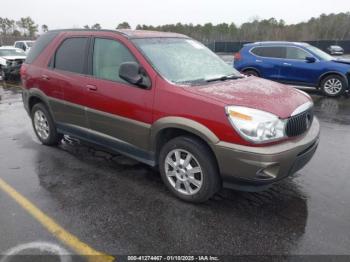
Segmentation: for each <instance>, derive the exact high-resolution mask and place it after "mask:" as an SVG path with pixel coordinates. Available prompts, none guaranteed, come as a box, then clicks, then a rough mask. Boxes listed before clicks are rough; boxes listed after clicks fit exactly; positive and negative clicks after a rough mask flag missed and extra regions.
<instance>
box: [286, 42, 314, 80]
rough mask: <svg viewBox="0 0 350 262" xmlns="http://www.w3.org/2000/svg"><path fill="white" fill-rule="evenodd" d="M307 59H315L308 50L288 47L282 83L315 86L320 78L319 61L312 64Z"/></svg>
mask: <svg viewBox="0 0 350 262" xmlns="http://www.w3.org/2000/svg"><path fill="white" fill-rule="evenodd" d="M306 57H314V56H313V55H312V54H310V53H309V52H307V51H306V50H304V49H302V48H300V47H295V46H288V47H286V58H285V59H284V61H283V63H282V69H281V77H280V79H281V81H282V82H285V83H290V84H295V85H314V84H315V83H316V82H317V80H318V77H319V68H318V66H317V65H318V63H319V60H318V59H317V58H315V62H313V63H310V62H308V61H307V60H306Z"/></svg>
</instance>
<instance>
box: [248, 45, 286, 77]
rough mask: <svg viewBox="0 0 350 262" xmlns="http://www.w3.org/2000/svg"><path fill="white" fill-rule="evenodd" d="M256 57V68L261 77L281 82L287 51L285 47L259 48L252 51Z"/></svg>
mask: <svg viewBox="0 0 350 262" xmlns="http://www.w3.org/2000/svg"><path fill="white" fill-rule="evenodd" d="M250 52H251V53H252V54H253V55H254V56H255V62H254V67H256V68H257V69H258V70H259V73H260V75H261V77H263V78H267V79H270V80H275V81H279V80H280V74H281V67H282V59H283V58H284V57H285V53H286V49H285V47H283V46H258V47H254V48H252V49H251V50H250Z"/></svg>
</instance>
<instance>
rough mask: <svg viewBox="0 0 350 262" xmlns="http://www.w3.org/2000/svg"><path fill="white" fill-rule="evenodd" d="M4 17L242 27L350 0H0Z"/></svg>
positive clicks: (345, 6) (302, 16)
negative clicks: (227, 24)
mask: <svg viewBox="0 0 350 262" xmlns="http://www.w3.org/2000/svg"><path fill="white" fill-rule="evenodd" d="M1 2H2V3H1V5H0V17H8V18H11V19H15V20H17V19H19V18H20V17H26V16H30V17H32V18H33V20H34V21H35V22H36V23H37V24H39V25H42V24H46V25H48V26H49V29H59V28H73V27H82V26H84V25H92V24H95V23H99V24H101V26H102V27H103V28H106V29H114V28H115V27H116V26H117V25H118V24H119V23H121V22H123V21H127V22H129V23H130V25H131V26H132V27H135V26H136V25H137V24H147V25H162V24H171V23H177V22H181V23H193V24H204V23H207V22H211V23H213V24H217V23H222V22H225V23H231V22H234V23H236V24H237V25H240V24H242V23H244V22H247V21H251V20H253V18H255V17H259V18H260V19H265V18H270V17H275V18H277V19H283V20H285V21H286V22H287V23H288V24H293V23H298V22H301V21H307V20H308V19H310V18H311V17H317V16H319V15H320V14H322V13H326V14H329V13H339V12H348V11H350V0H331V1H325V0H318V1H317V0H241V1H235V0H172V1H171V0H94V1H91V0H31V1H28V0H16V1H5V0H1Z"/></svg>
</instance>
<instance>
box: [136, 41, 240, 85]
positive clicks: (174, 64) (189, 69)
mask: <svg viewBox="0 0 350 262" xmlns="http://www.w3.org/2000/svg"><path fill="white" fill-rule="evenodd" d="M133 42H134V43H135V44H136V45H137V46H138V47H139V48H140V49H141V51H142V52H143V53H144V54H145V56H146V57H147V58H148V59H149V61H150V63H151V64H152V65H153V66H154V68H155V69H156V70H157V71H158V72H159V73H160V74H161V75H162V76H163V77H165V78H166V79H167V80H169V81H171V82H174V83H184V84H191V83H195V82H204V81H210V80H214V79H217V78H219V79H218V80H226V79H227V78H225V77H231V78H233V77H235V76H237V77H239V76H240V73H239V72H238V71H236V70H235V69H234V68H233V67H232V66H229V65H228V64H226V63H225V62H224V61H223V60H222V59H221V58H219V57H218V56H217V55H216V54H214V53H213V52H212V51H210V50H209V49H208V48H207V47H205V46H204V45H202V44H201V43H199V42H197V41H195V40H192V39H185V38H143V39H134V40H133Z"/></svg>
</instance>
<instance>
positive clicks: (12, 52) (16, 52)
mask: <svg viewBox="0 0 350 262" xmlns="http://www.w3.org/2000/svg"><path fill="white" fill-rule="evenodd" d="M0 56H25V53H24V52H23V51H22V50H20V49H0Z"/></svg>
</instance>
